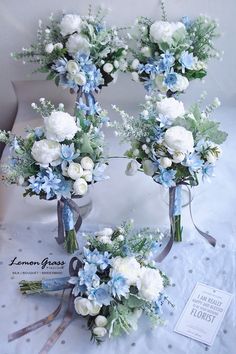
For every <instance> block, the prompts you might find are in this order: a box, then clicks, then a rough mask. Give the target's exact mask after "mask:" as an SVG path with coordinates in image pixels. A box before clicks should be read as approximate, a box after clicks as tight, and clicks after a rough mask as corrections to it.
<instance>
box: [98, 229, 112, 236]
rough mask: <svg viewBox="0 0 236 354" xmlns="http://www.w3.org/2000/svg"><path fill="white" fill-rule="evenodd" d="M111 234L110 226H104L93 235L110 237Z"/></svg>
mask: <svg viewBox="0 0 236 354" xmlns="http://www.w3.org/2000/svg"><path fill="white" fill-rule="evenodd" d="M112 234H113V230H112V228H110V227H105V228H104V229H102V230H101V231H97V232H95V236H107V237H110V236H111V235H112Z"/></svg>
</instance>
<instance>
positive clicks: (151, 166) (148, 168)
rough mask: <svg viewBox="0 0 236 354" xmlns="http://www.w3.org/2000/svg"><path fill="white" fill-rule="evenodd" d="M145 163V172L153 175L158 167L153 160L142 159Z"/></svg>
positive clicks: (143, 163)
mask: <svg viewBox="0 0 236 354" xmlns="http://www.w3.org/2000/svg"><path fill="white" fill-rule="evenodd" d="M142 165H143V172H144V173H145V174H146V175H147V176H153V175H154V173H155V172H156V167H155V166H154V164H153V162H152V161H151V160H148V159H147V160H143V161H142Z"/></svg>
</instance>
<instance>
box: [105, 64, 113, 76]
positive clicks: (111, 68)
mask: <svg viewBox="0 0 236 354" xmlns="http://www.w3.org/2000/svg"><path fill="white" fill-rule="evenodd" d="M113 68H114V67H113V65H112V64H111V63H106V64H105V65H103V70H104V71H105V72H106V73H108V74H109V73H111V72H112V70H113Z"/></svg>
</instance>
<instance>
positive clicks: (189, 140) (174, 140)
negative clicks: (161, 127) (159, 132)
mask: <svg viewBox="0 0 236 354" xmlns="http://www.w3.org/2000/svg"><path fill="white" fill-rule="evenodd" d="M164 142H165V145H166V147H167V148H169V149H170V150H172V151H173V152H175V151H176V152H182V153H183V154H184V153H187V152H192V151H193V146H194V140H193V135H192V133H191V132H190V131H188V130H187V129H185V128H184V127H180V126H175V127H171V128H169V129H167V131H166V132H165V136H164Z"/></svg>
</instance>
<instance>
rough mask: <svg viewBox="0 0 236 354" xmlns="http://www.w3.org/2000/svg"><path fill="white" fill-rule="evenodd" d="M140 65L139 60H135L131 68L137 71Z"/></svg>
mask: <svg viewBox="0 0 236 354" xmlns="http://www.w3.org/2000/svg"><path fill="white" fill-rule="evenodd" d="M139 64H140V62H139V60H138V59H134V60H133V61H132V64H131V68H132V69H134V70H136V69H137V68H138V66H139Z"/></svg>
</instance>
